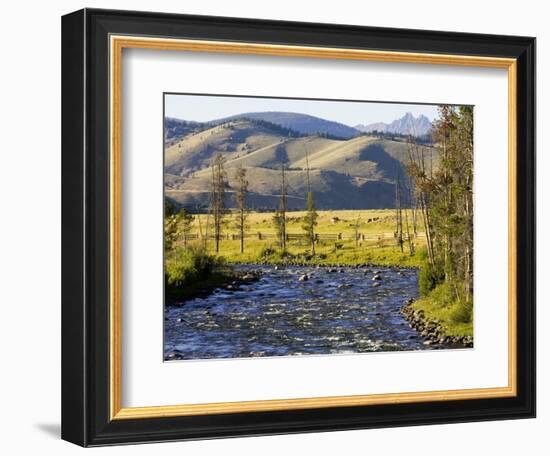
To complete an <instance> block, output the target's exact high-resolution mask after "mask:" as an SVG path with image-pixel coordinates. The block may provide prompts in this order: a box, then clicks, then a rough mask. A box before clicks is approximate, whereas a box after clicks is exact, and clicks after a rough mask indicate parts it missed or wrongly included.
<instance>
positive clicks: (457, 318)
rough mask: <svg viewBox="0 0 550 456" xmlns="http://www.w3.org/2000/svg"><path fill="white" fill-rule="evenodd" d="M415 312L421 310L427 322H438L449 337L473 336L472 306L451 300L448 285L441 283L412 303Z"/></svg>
mask: <svg viewBox="0 0 550 456" xmlns="http://www.w3.org/2000/svg"><path fill="white" fill-rule="evenodd" d="M412 308H413V309H415V310H423V311H424V315H425V318H426V319H427V320H428V321H434V320H438V321H439V322H440V324H441V326H442V327H443V329H444V330H445V334H446V335H447V336H451V337H455V336H458V337H464V336H470V337H473V335H474V324H473V306H472V303H471V302H470V303H466V302H462V301H459V300H455V299H453V298H452V293H451V290H450V289H449V285H448V284H446V283H442V284H440V285H438V286H436V287H435V288H434V289H433V290H432V291H431V292H430V293H429V294H428V295H426V296H425V297H423V298H420V299H418V300H416V301H415V302H413V303H412Z"/></svg>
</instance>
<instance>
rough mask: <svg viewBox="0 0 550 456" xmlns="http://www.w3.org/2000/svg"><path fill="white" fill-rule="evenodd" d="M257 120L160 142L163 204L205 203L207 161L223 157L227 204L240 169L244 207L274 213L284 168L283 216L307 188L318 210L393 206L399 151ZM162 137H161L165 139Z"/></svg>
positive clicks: (396, 145) (368, 140)
mask: <svg viewBox="0 0 550 456" xmlns="http://www.w3.org/2000/svg"><path fill="white" fill-rule="evenodd" d="M292 127H293V130H290V129H288V130H287V129H285V128H282V126H281V125H276V124H272V123H270V122H269V121H266V120H265V119H251V118H250V117H247V115H243V116H242V118H236V119H234V120H230V121H227V122H225V123H220V124H216V125H212V124H210V125H203V126H202V127H201V128H200V129H196V128H195V126H194V125H193V126H192V127H191V130H190V132H189V133H188V134H186V135H184V136H182V137H177V136H175V137H171V138H169V139H166V141H165V192H166V196H167V198H169V199H170V200H172V201H174V202H175V203H177V204H178V205H180V206H185V207H188V208H191V209H195V208H197V207H201V206H202V207H204V206H205V205H207V204H208V197H209V193H208V192H209V188H210V179H211V173H212V170H211V168H210V162H211V160H212V158H213V157H214V156H215V155H216V154H218V153H220V154H222V155H223V156H224V158H225V170H226V174H227V181H228V185H227V190H226V195H227V196H226V197H227V201H226V203H227V205H228V206H229V207H232V206H234V199H233V191H234V190H233V189H234V188H235V187H236V183H235V173H236V168H237V167H238V166H240V165H242V166H243V167H245V168H246V170H247V179H248V181H249V191H250V193H249V197H248V204H249V206H250V207H251V208H254V209H258V210H272V209H274V208H275V207H276V205H277V202H278V199H279V194H280V185H281V172H280V168H281V165H282V163H284V164H285V167H286V169H287V172H286V180H287V188H288V207H289V209H302V208H304V206H305V195H306V192H307V184H306V183H307V172H306V169H307V162H309V168H310V185H311V189H312V191H313V192H314V195H315V203H316V206H317V208H318V209H377V208H391V207H394V204H395V201H394V200H395V178H396V175H397V173H399V175H400V176H402V178H403V180H405V179H404V176H406V172H405V169H404V163H406V161H407V156H408V152H407V144H406V143H404V142H399V141H390V140H388V139H380V138H375V137H372V136H366V135H360V136H356V137H352V138H350V139H333V138H330V137H324V136H317V135H309V136H304V134H303V133H296V126H295V125H292ZM165 137H166V136H165Z"/></svg>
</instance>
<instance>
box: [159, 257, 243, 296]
mask: <svg viewBox="0 0 550 456" xmlns="http://www.w3.org/2000/svg"><path fill="white" fill-rule="evenodd" d="M236 278H237V273H235V272H234V271H233V270H232V269H231V268H230V267H228V266H226V265H225V262H224V261H223V260H222V259H221V258H219V257H216V256H214V255H211V254H209V253H208V252H206V251H205V250H204V249H203V248H202V247H200V246H187V247H185V248H183V247H178V248H176V249H174V250H173V251H170V252H169V253H167V255H166V267H165V294H166V301H167V302H170V301H175V300H186V299H190V298H193V297H195V296H198V295H201V294H203V293H204V294H207V293H209V292H211V291H212V290H213V289H215V288H219V287H221V286H223V285H225V284H227V283H228V282H231V281H232V280H235V279H236Z"/></svg>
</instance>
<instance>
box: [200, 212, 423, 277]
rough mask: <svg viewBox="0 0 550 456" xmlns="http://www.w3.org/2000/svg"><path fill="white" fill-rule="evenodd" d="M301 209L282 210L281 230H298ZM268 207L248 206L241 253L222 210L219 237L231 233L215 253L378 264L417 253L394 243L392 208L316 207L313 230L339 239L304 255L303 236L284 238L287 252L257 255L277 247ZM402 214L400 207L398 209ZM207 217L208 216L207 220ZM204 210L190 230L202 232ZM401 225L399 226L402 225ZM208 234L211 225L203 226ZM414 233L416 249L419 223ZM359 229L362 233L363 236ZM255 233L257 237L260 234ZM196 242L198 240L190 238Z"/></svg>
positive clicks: (401, 262) (415, 261)
mask: <svg viewBox="0 0 550 456" xmlns="http://www.w3.org/2000/svg"><path fill="white" fill-rule="evenodd" d="M304 215H305V212H288V213H287V233H289V235H292V234H303V229H302V218H303V216H304ZM272 217H273V214H272V213H259V212H253V213H250V214H249V215H248V219H247V224H248V229H247V236H246V237H245V246H244V253H240V241H239V240H238V238H237V236H236V235H237V230H236V229H235V227H234V222H233V217H232V216H231V215H228V216H227V217H226V220H225V228H224V231H223V234H224V237H227V236H229V237H231V235H234V236H235V239H233V240H231V239H224V240H222V241H221V243H220V252H219V256H221V257H223V258H224V259H225V261H227V262H229V263H253V262H258V261H262V262H272V263H277V262H303V261H305V260H306V258H307V262H308V263H311V264H348V265H355V264H362V263H371V264H376V265H381V266H382V265H384V266H408V267H417V266H419V265H420V263H419V256H418V255H413V256H411V255H410V254H409V250H408V243H407V242H405V244H404V253H402V252H401V249H400V248H399V246H398V245H397V240H396V239H395V237H394V231H395V211H394V210H390V209H385V210H344V211H319V217H318V225H317V227H316V229H315V232H316V233H317V234H319V235H321V236H322V235H327V234H328V235H334V236H336V235H340V237H341V239H334V240H332V239H330V240H329V239H326V240H320V241H319V242H318V244H317V246H316V255H315V256H313V257H311V258H310V257H309V254H311V246H310V245H308V244H307V243H306V242H305V241H304V240H295V241H289V242H288V243H287V252H288V254H289V255H288V256H287V258H286V259H285V258H281V257H280V255H277V254H275V255H268V256H266V255H262V253H265V252H266V250H267V249H272V250H273V251H277V250H280V249H279V243H278V240H277V238H276V237H275V234H276V231H275V226H274V224H273V221H272ZM403 217H405V213H403ZM407 217H408V219H409V224H410V227H409V228H410V231H411V233H412V213H411V211H410V210H409V211H407ZM358 218H359V228H358V232H359V233H360V234H361V235H362V236H361V239H360V240H359V241H358V243H357V246H356V242H355V240H354V237H355V224H356V221H357V219H358ZM210 223H211V222H210ZM206 226H207V215H205V214H201V215H196V216H195V220H194V222H193V228H192V233H193V234H198V233H200V232H201V231H202V233H203V234H204V233H206ZM404 230H405V228H404ZM209 231H210V234H212V233H211V229H210V230H209ZM418 234H419V235H418V236H417V237H416V238H414V239H413V242H414V245H415V249H416V251H418V250H419V249H421V248H423V246H424V245H425V240H424V237H423V229H420V227H419V233H418ZM363 235H364V239H363ZM260 238H261V239H260ZM190 242H192V243H200V242H201V241H200V240H194V241H190ZM213 245H214V241H213V240H208V242H207V246H208V250H209V252H210V253H212V252H213V250H214V247H213Z"/></svg>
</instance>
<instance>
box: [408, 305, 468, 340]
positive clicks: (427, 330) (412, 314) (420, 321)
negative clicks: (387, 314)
mask: <svg viewBox="0 0 550 456" xmlns="http://www.w3.org/2000/svg"><path fill="white" fill-rule="evenodd" d="M413 302H414V300H413V299H409V300H408V301H407V302H406V303H405V305H404V306H403V307H401V313H402V314H403V316H404V317H405V320H407V321H408V322H409V326H410V327H411V328H413V329H415V330H416V331H418V332H419V333H420V335H421V336H422V337H423V338H424V339H425V341H424V344H425V345H431V344H444V345H449V346H459V347H464V348H471V347H473V346H474V339H473V337H471V336H450V335H447V334H445V329H444V328H443V326H442V325H441V322H440V321H438V320H429V319H428V318H427V317H426V315H425V313H424V311H423V310H422V309H414V308H413V306H412V304H413Z"/></svg>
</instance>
